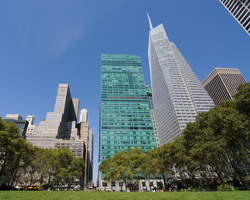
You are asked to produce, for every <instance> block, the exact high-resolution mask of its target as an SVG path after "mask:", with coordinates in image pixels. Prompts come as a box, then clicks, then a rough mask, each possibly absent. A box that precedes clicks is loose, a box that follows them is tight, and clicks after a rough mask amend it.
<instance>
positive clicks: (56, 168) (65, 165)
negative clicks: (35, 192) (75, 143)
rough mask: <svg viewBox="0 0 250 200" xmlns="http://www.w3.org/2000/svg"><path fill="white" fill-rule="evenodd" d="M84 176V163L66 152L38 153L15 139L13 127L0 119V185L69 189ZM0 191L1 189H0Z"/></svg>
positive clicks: (37, 150) (66, 150)
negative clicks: (48, 186) (65, 186)
mask: <svg viewBox="0 0 250 200" xmlns="http://www.w3.org/2000/svg"><path fill="white" fill-rule="evenodd" d="M83 174H84V161H83V159H81V158H75V157H74V156H73V154H72V153H71V152H70V150H69V149H65V148H60V149H57V150H55V149H41V148H38V147H35V146H32V144H31V143H28V142H26V140H24V139H23V138H22V137H20V136H19V130H18V128H17V127H16V125H15V124H14V123H11V122H5V121H2V120H1V118H0V183H4V184H5V185H7V186H8V187H13V186H14V185H15V184H16V183H19V185H20V184H21V185H34V183H37V182H39V183H40V185H42V184H48V185H51V184H56V185H59V184H60V183H61V182H62V181H64V182H65V181H66V182H67V183H68V184H69V185H70V183H71V182H72V181H73V179H74V178H75V177H77V178H79V177H82V176H83ZM0 187H1V185H0Z"/></svg>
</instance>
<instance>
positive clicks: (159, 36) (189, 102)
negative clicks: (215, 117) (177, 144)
mask: <svg viewBox="0 0 250 200" xmlns="http://www.w3.org/2000/svg"><path fill="white" fill-rule="evenodd" d="M149 23H150V29H151V30H150V32H149V46H148V58H149V68H150V77H151V86H152V92H153V104H154V114H155V121H156V126H157V129H158V135H159V141H160V145H163V144H166V143H169V142H173V141H174V139H175V138H176V137H178V136H180V135H181V133H182V131H183V129H184V128H185V127H186V125H187V123H188V122H194V121H195V116H196V115H197V113H199V112H204V111H208V110H209V109H210V108H211V107H213V106H214V103H213V101H212V99H211V98H210V97H209V95H208V93H207V92H206V90H205V89H204V88H203V86H202V84H201V82H200V81H199V79H198V78H197V77H196V75H195V74H194V72H193V71H192V69H191V67H190V66H189V65H188V63H187V62H186V60H185V59H184V57H183V56H182V55H181V53H180V51H179V50H178V49H177V47H176V46H175V44H174V43H172V42H170V41H169V40H168V37H167V34H166V32H165V29H164V27H163V25H162V24H160V25H159V26H157V27H155V28H153V27H152V24H151V21H150V18H149Z"/></svg>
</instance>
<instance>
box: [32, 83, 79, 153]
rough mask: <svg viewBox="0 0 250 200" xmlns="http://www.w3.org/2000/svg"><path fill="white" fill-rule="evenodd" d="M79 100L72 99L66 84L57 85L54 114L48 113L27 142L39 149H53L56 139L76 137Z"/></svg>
mask: <svg viewBox="0 0 250 200" xmlns="http://www.w3.org/2000/svg"><path fill="white" fill-rule="evenodd" d="M78 106H79V99H72V98H71V94H70V89H69V86H68V84H59V87H58V92H57V97H56V104H55V109H54V112H48V113H47V117H46V120H41V121H40V123H39V125H38V126H37V127H36V129H35V131H34V134H33V135H28V136H27V141H29V142H31V143H32V144H33V145H35V146H38V147H41V148H54V143H55V140H56V139H64V140H69V139H70V138H73V139H74V138H76V137H77V134H78V133H77V131H78V129H77V127H76V125H77V116H78Z"/></svg>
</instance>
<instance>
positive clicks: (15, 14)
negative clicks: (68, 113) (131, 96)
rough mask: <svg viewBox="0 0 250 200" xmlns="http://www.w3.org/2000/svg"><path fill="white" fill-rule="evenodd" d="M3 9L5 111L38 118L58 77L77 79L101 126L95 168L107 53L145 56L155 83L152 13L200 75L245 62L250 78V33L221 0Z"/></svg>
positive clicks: (4, 5) (26, 4)
mask: <svg viewBox="0 0 250 200" xmlns="http://www.w3.org/2000/svg"><path fill="white" fill-rule="evenodd" d="M13 2H14V3H13ZM180 2H181V3H180ZM131 4H133V6H130V5H131ZM192 10H195V12H190V11H192ZM211 10H213V12H211ZM0 11H1V12H0V16H1V20H0V25H1V27H2V30H3V31H1V33H0V42H1V47H0V66H1V79H0V80H1V83H2V86H4V87H2V94H4V95H2V96H1V97H3V98H0V105H1V107H0V108H1V109H0V116H1V117H2V118H4V116H5V114H6V113H19V114H20V115H21V116H26V115H28V114H32V115H34V116H35V124H36V125H38V124H39V121H40V120H42V119H45V118H46V112H47V111H48V110H52V109H53V104H54V102H55V97H54V93H55V91H56V90H57V86H58V84H59V83H69V85H70V87H71V91H72V93H73V94H74V95H75V96H77V97H79V98H80V99H81V106H80V107H83V106H84V107H85V108H86V109H87V110H88V111H89V112H88V119H89V123H90V124H91V127H92V128H93V130H94V133H95V136H94V137H95V139H94V141H95V145H94V148H95V152H94V160H95V164H94V165H95V172H97V168H96V166H97V152H98V145H97V144H98V126H99V125H98V124H99V121H98V113H99V102H100V77H101V72H100V66H101V63H100V55H101V53H103V52H115V53H119V54H138V55H140V57H141V62H142V68H143V73H144V77H145V82H146V84H147V85H150V81H149V67H148V58H147V46H148V21H147V16H146V13H147V12H149V14H150V16H151V19H152V22H153V24H159V23H163V24H164V25H165V27H166V28H167V32H168V35H169V37H170V38H171V40H172V41H175V43H176V45H177V46H178V48H179V49H180V51H181V52H182V54H183V55H184V56H185V58H186V59H187V61H188V63H189V64H190V66H192V69H193V71H194V72H195V74H196V75H197V77H198V78H199V80H200V81H202V80H203V79H204V78H205V77H206V76H207V75H208V74H209V73H210V72H211V71H212V70H213V69H214V68H215V67H217V66H220V67H232V68H235V67H237V68H239V69H240V71H241V73H242V74H243V76H244V77H245V79H246V81H249V80H250V69H249V63H250V58H249V56H248V54H249V53H248V52H249V51H250V40H249V36H248V35H247V34H246V33H245V32H244V30H243V29H242V28H241V27H240V26H239V24H238V22H237V21H236V20H234V19H233V18H232V16H231V15H230V13H228V11H227V10H226V9H225V8H224V7H223V6H222V5H221V3H220V2H219V1H217V0H215V1H206V2H202V1H199V0H193V1H189V2H186V1H160V0H159V1H157V3H155V1H147V0H145V1H144V4H143V5H142V4H141V3H140V1H126V2H125V1H120V2H118V1H112V0H110V1H101V2H100V1H91V2H87V3H86V2H85V3H83V2H82V1H77V0H76V1H74V2H73V3H72V2H70V3H69V2H67V1H53V2H51V3H48V2H46V1H39V2H32V1H27V0H26V1H22V2H20V1H12V2H11V3H10V1H1V2H0ZM128 13H129V15H128ZM183 16H185V17H183ZM131 30H133V31H131ZM229 41H230V42H229ZM20 85H22V86H25V87H24V89H22V90H21V89H20V88H19V87H20ZM96 178H97V177H95V178H94V181H96V180H95V179H96Z"/></svg>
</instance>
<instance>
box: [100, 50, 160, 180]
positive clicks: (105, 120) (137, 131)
mask: <svg viewBox="0 0 250 200" xmlns="http://www.w3.org/2000/svg"><path fill="white" fill-rule="evenodd" d="M101 62H102V69H101V74H102V76H101V105H100V134H99V162H102V161H103V160H105V159H107V157H108V156H111V157H112V156H113V155H114V154H115V153H116V152H118V151H119V150H124V151H126V149H127V148H132V149H134V148H137V147H138V148H142V149H143V150H144V151H148V150H150V149H154V148H155V147H156V141H155V135H154V129H153V124H152V120H151V115H150V108H149V103H148V97H147V92H146V88H145V82H144V77H143V73H142V67H141V61H140V57H139V56H137V55H113V54H103V55H102V56H101ZM103 178H104V177H103V176H102V177H101V179H103ZM99 184H101V183H100V182H99Z"/></svg>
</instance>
